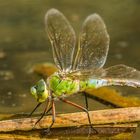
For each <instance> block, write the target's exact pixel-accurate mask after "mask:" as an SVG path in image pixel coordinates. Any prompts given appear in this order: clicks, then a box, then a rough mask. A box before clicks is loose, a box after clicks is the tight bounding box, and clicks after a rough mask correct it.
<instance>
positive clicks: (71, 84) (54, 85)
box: [48, 74, 79, 97]
mask: <svg viewBox="0 0 140 140" xmlns="http://www.w3.org/2000/svg"><path fill="white" fill-rule="evenodd" d="M48 83H49V88H50V89H51V90H52V92H53V96H55V97H58V96H62V95H71V94H74V93H76V92H78V91H79V80H72V79H70V78H61V77H60V76H59V75H58V74H54V75H52V76H51V77H49V79H48Z"/></svg>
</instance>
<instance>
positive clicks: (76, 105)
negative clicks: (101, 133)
mask: <svg viewBox="0 0 140 140" xmlns="http://www.w3.org/2000/svg"><path fill="white" fill-rule="evenodd" d="M59 100H61V101H62V102H65V103H67V104H70V105H72V106H75V107H77V108H79V109H81V110H83V111H84V112H86V113H87V117H88V121H89V124H90V126H92V124H91V120H90V116H89V112H88V110H87V109H86V108H84V107H82V106H80V105H78V104H76V103H73V102H71V101H68V100H66V99H62V98H59ZM93 129H94V128H93ZM94 131H95V132H96V133H97V131H96V130H95V129H94Z"/></svg>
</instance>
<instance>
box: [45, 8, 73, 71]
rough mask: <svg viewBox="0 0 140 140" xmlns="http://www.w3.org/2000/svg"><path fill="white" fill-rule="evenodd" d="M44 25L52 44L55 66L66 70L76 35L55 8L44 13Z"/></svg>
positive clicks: (71, 56) (68, 68)
mask: <svg viewBox="0 0 140 140" xmlns="http://www.w3.org/2000/svg"><path fill="white" fill-rule="evenodd" d="M45 27H46V31H47V34H48V36H49V39H50V41H51V44H52V50H53V57H54V62H55V64H56V66H57V67H58V68H59V69H60V70H62V71H68V70H70V69H71V66H72V59H73V53H74V49H75V43H76V36H75V32H74V30H73V28H72V27H71V25H70V24H69V22H68V20H67V19H66V18H65V17H64V15H63V14H62V13H61V12H59V11H58V10H56V9H50V10H49V11H48V12H47V13H46V15H45Z"/></svg>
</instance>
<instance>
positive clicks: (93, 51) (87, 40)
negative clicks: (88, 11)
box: [74, 14, 110, 69]
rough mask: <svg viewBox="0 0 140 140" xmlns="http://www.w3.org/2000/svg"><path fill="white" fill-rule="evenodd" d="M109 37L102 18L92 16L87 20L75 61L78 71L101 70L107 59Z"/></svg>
mask: <svg viewBox="0 0 140 140" xmlns="http://www.w3.org/2000/svg"><path fill="white" fill-rule="evenodd" d="M109 41H110V39H109V35H108V33H107V29H106V26H105V23H104V21H103V20H102V18H101V17H100V16H99V15H97V14H92V15H90V16H88V17H87V18H86V20H85V21H84V23H83V26H82V32H81V34H80V39H79V49H78V53H77V56H76V60H75V65H74V66H75V67H76V69H94V68H95V69H96V68H101V67H102V66H103V65H104V63H105V61H106V58H107V54H108V49H109Z"/></svg>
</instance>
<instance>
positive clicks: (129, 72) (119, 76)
mask: <svg viewBox="0 0 140 140" xmlns="http://www.w3.org/2000/svg"><path fill="white" fill-rule="evenodd" d="M70 76H71V77H74V78H75V79H79V80H88V79H95V80H100V81H101V82H99V83H100V84H101V85H98V87H101V86H109V85H121V86H123V85H126V86H132V87H140V71H138V70H136V69H135V68H132V67H128V66H126V65H122V64H120V65H115V66H112V67H109V68H106V69H102V68H101V69H93V70H78V71H75V72H72V73H71V75H70Z"/></svg>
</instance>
